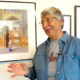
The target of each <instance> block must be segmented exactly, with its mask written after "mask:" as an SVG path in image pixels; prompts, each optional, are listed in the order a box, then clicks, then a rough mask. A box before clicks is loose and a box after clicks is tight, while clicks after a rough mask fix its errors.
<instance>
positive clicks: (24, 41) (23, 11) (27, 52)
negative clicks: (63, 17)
mask: <svg viewBox="0 0 80 80" xmlns="http://www.w3.org/2000/svg"><path fill="white" fill-rule="evenodd" d="M35 13H36V3H34V2H17V1H0V61H13V60H25V59H32V58H33V56H34V53H35V50H36V45H37V44H36V42H37V41H36V15H35Z"/></svg>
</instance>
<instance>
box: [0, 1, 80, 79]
mask: <svg viewBox="0 0 80 80" xmlns="http://www.w3.org/2000/svg"><path fill="white" fill-rule="evenodd" d="M5 1H6V0H5ZM8 1H11V0H8ZM14 1H21V0H14ZM22 1H25V2H36V18H37V40H38V45H39V44H41V43H42V42H43V41H44V40H45V39H46V38H47V36H46V35H45V33H44V31H43V30H42V27H41V26H40V25H39V22H40V12H41V11H42V10H43V9H44V8H46V7H50V6H54V7H57V8H59V9H60V10H61V11H62V13H63V14H65V15H72V35H73V36H74V6H75V5H79V3H80V0H22ZM8 64H9V62H8V63H6V64H5V63H1V64H0V78H1V79H2V80H28V79H27V78H24V77H23V76H21V77H20V76H19V77H15V78H10V75H11V74H10V73H8V72H7V65H8Z"/></svg>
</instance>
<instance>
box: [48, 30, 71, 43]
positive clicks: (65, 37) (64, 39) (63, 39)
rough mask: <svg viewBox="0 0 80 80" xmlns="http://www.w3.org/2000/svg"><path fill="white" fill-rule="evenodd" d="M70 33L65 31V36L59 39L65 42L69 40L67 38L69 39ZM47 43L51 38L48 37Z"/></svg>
mask: <svg viewBox="0 0 80 80" xmlns="http://www.w3.org/2000/svg"><path fill="white" fill-rule="evenodd" d="M69 37H70V35H68V33H67V32H66V31H65V32H64V35H63V37H62V38H61V39H60V40H59V41H63V42H64V43H66V42H67V40H68V39H69ZM47 43H48V44H49V43H50V38H49V37H48V38H47Z"/></svg>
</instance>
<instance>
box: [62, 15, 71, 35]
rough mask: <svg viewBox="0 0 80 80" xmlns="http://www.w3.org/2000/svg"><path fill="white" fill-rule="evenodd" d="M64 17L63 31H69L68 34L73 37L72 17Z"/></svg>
mask: <svg viewBox="0 0 80 80" xmlns="http://www.w3.org/2000/svg"><path fill="white" fill-rule="evenodd" d="M63 17H64V26H63V31H67V32H68V34H70V35H71V23H72V21H71V15H63Z"/></svg>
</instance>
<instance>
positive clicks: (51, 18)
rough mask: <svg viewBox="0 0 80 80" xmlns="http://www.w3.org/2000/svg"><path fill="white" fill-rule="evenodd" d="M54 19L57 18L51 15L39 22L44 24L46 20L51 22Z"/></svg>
mask: <svg viewBox="0 0 80 80" xmlns="http://www.w3.org/2000/svg"><path fill="white" fill-rule="evenodd" d="M53 19H56V17H49V18H46V19H45V20H44V21H41V22H40V23H39V24H44V23H45V21H46V22H51V21H52V20H53Z"/></svg>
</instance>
